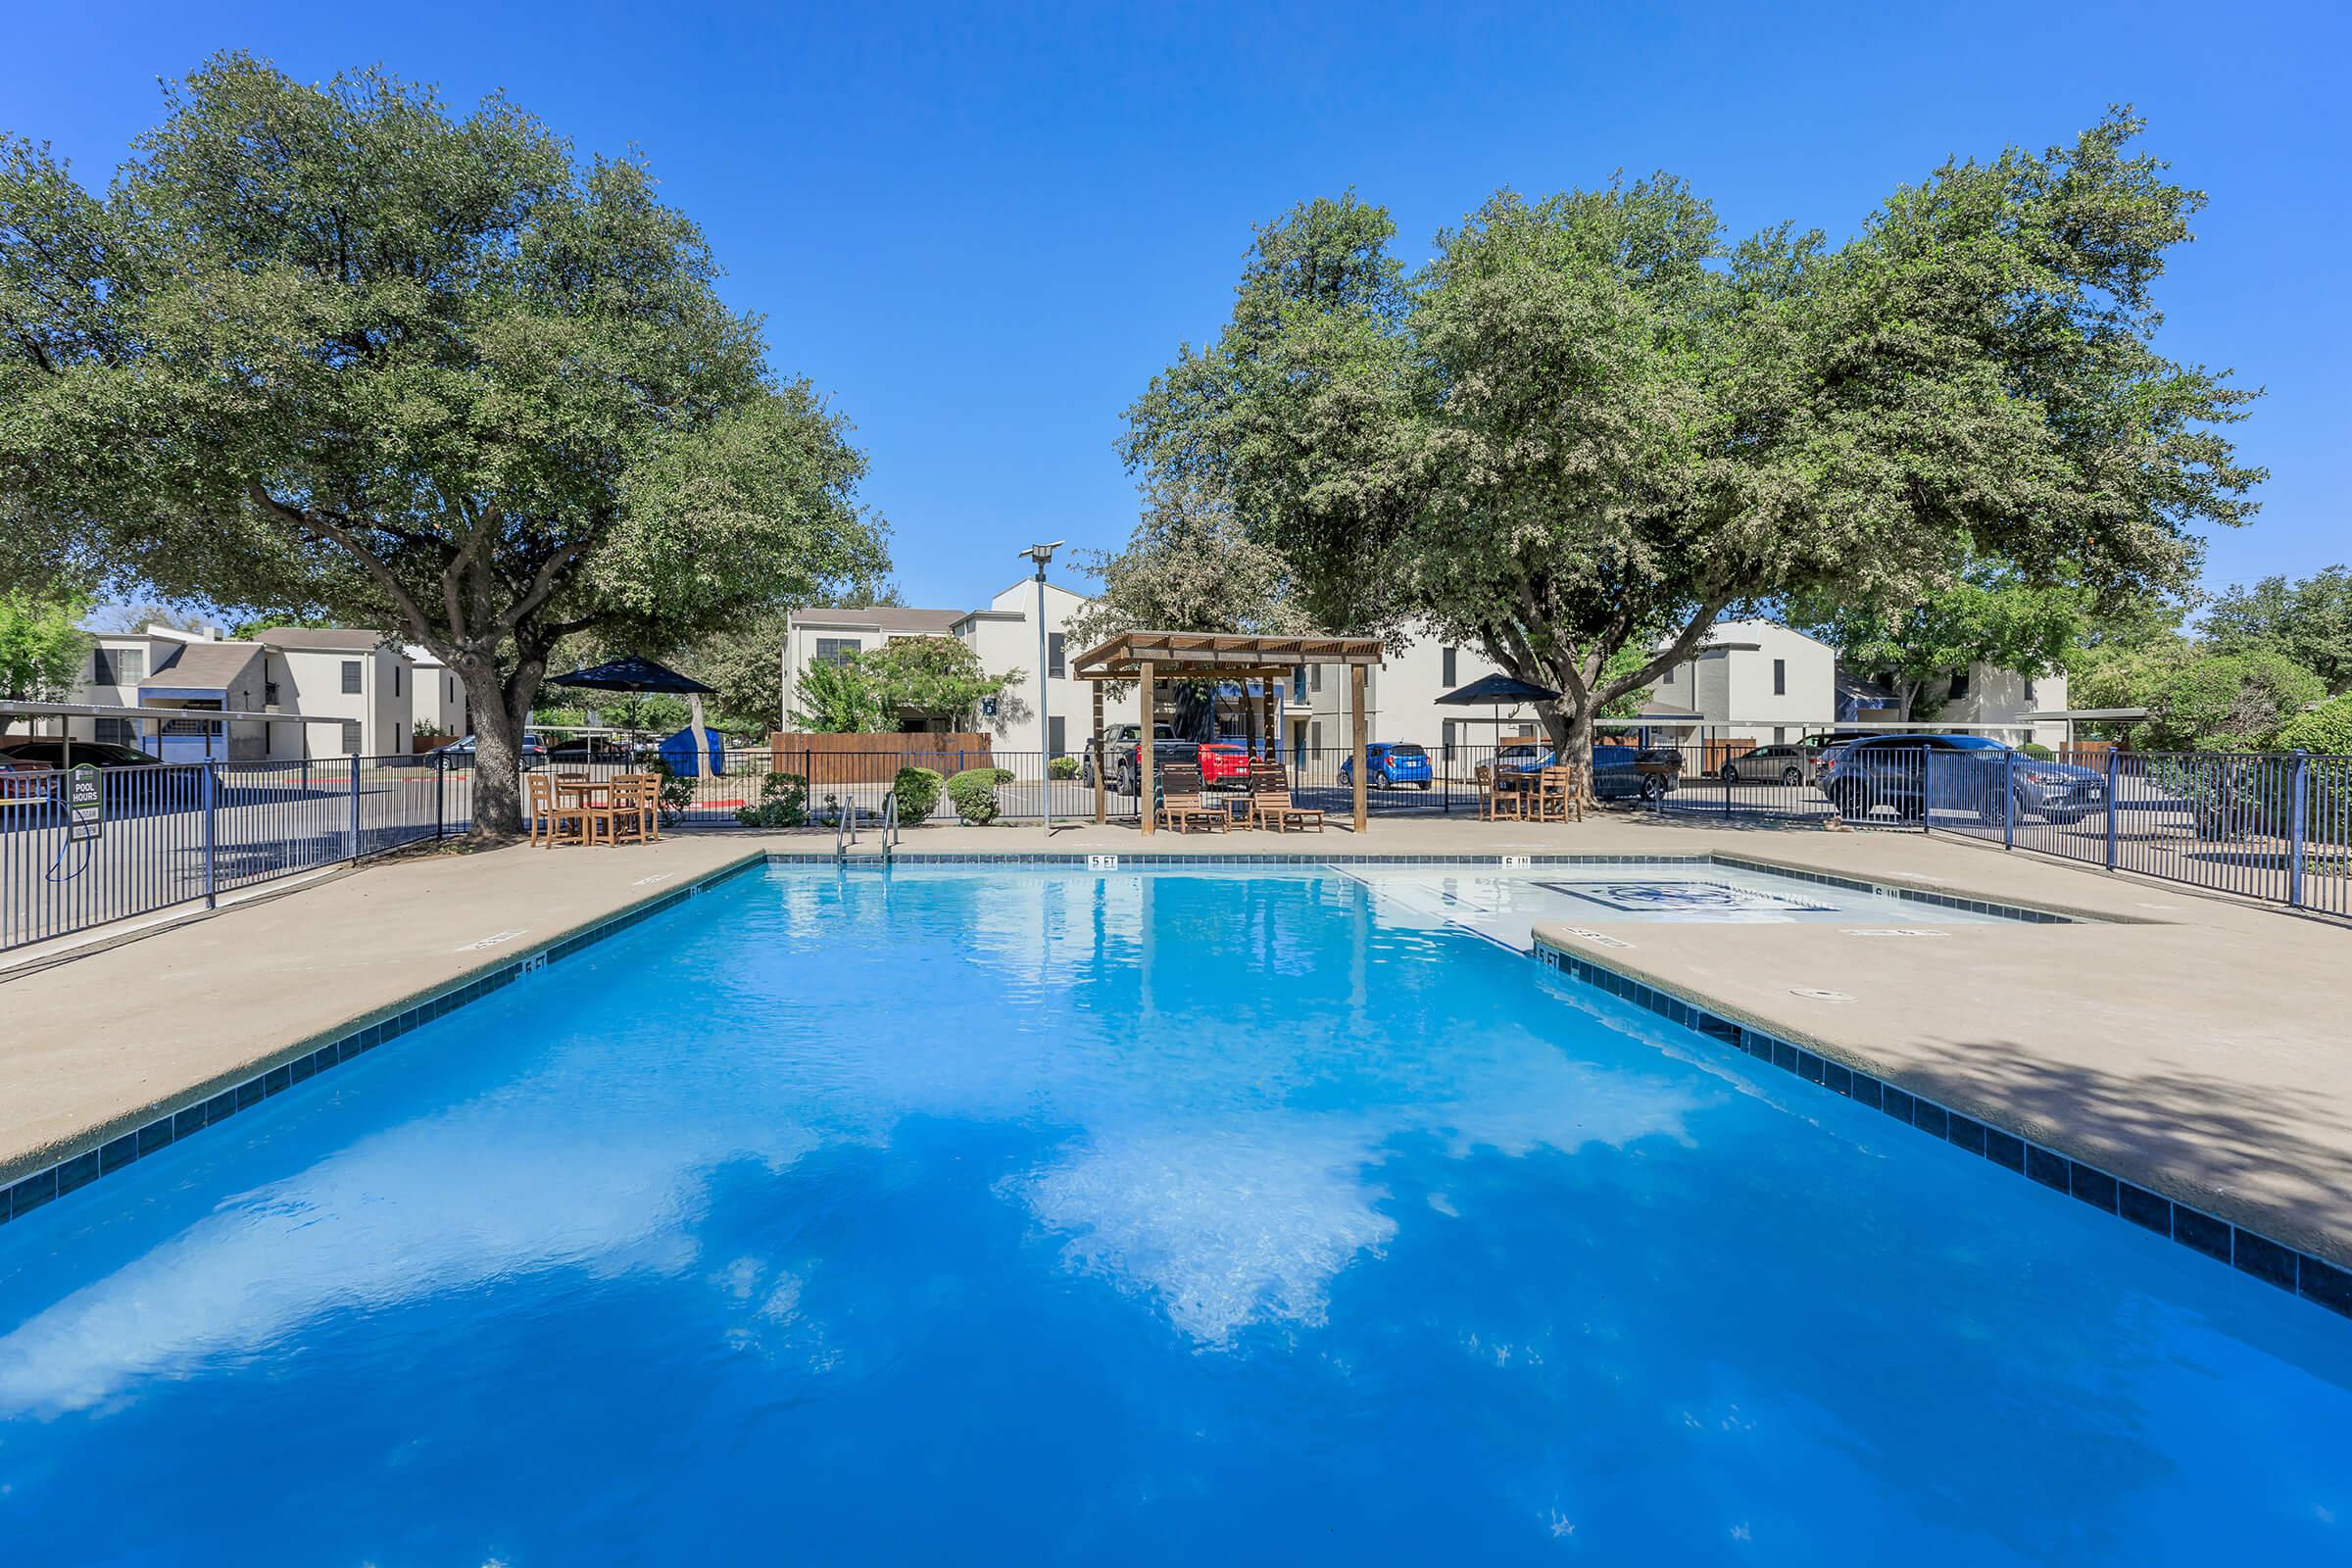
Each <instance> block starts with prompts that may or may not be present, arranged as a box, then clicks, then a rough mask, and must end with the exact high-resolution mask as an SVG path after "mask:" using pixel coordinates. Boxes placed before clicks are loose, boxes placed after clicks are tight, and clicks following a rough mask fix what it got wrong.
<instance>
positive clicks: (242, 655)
mask: <svg viewBox="0 0 2352 1568" xmlns="http://www.w3.org/2000/svg"><path fill="white" fill-rule="evenodd" d="M177 647H178V650H179V652H178V653H177V655H176V656H175V657H173V658H171V659H168V660H167V661H165V662H163V663H162V664H160V665H158V666H157V667H156V668H155V669H154V670H153V671H152V672H151V673H149V674H148V675H147V676H146V677H145V678H143V679H142V680H140V682H139V687H140V689H141V690H145V689H146V688H147V687H150V686H154V687H159V688H163V689H167V690H168V689H170V688H172V687H180V686H184V687H188V688H191V689H193V690H197V691H226V690H227V689H228V686H229V683H230V682H232V681H234V680H235V679H236V678H237V677H238V676H239V675H241V674H243V673H244V672H245V666H246V665H248V664H250V663H252V662H254V660H255V659H257V658H259V657H260V656H261V653H262V645H261V644H260V643H180V644H178V645H177Z"/></svg>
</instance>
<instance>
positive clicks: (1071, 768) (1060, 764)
mask: <svg viewBox="0 0 2352 1568" xmlns="http://www.w3.org/2000/svg"><path fill="white" fill-rule="evenodd" d="M1046 772H1047V774H1048V776H1050V777H1053V778H1076V777H1077V776H1078V759H1076V758H1075V757H1056V758H1055V759H1054V760H1052V761H1051V762H1048V763H1047V764H1046Z"/></svg>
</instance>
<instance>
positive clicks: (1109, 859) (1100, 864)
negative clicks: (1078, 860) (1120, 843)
mask: <svg viewBox="0 0 2352 1568" xmlns="http://www.w3.org/2000/svg"><path fill="white" fill-rule="evenodd" d="M1086 864H1087V868H1088V869H1089V870H1093V871H1116V870H1117V869H1118V868H1119V858H1118V857H1117V856H1115V855H1090V856H1088V857H1087V858H1086Z"/></svg>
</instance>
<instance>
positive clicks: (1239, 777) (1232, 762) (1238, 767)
mask: <svg viewBox="0 0 2352 1568" xmlns="http://www.w3.org/2000/svg"><path fill="white" fill-rule="evenodd" d="M1157 755H1158V754H1156V753H1154V754H1153V756H1154V757H1156V756H1157ZM1201 783H1202V784H1205V785H1207V786H1209V787H1210V788H1212V789H1214V788H1218V787H1220V786H1223V787H1230V788H1233V789H1247V788H1249V787H1250V748H1249V747H1247V746H1244V745H1243V744H1242V743H1241V742H1240V741H1202V742H1201Z"/></svg>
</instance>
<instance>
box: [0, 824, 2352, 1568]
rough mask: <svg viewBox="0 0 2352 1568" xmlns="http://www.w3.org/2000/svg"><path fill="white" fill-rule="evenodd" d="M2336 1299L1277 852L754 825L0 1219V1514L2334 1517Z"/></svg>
mask: <svg viewBox="0 0 2352 1568" xmlns="http://www.w3.org/2000/svg"><path fill="white" fill-rule="evenodd" d="M2347 1531H2352V1326H2348V1325H2347V1324H2346V1323H2345V1322H2344V1321H2343V1320H2342V1319H2340V1318H2336V1317H2333V1316H2330V1315H2329V1314H2327V1313H2326V1312H2323V1311H2321V1310H2319V1309H2318V1308H2316V1307H2314V1306H2312V1305H2310V1304H2308V1303H2305V1302H2300V1301H2297V1300H2295V1299H2292V1298H2290V1297H2288V1296H2286V1295H2285V1294H2284V1293H2282V1292H2279V1291H2277V1290H2274V1289H2271V1288H2269V1287H2267V1286H2263V1285H2259V1284H2256V1283H2254V1282H2252V1281H2249V1280H2246V1279H2244V1278H2242V1277H2239V1276H2236V1275H2234V1274H2232V1273H2231V1272H2230V1271H2229V1270H2228V1269H2226V1268H2223V1267H2220V1266H2219V1265H2217V1264H2215V1263H2213V1262H2211V1261H2209V1260H2207V1259H2205V1258H2202V1257H2199V1256H2196V1255H2194V1254H2192V1253H2190V1252H2189V1251H2188V1250H2186V1249H2184V1248H2180V1247H2178V1246H2175V1245H2174V1244H2172V1243H2169V1242H2166V1241H2163V1240H2161V1239H2158V1238H2155V1237H2152V1236H2149V1235H2146V1234H2143V1233H2141V1232H2138V1231H2136V1230H2134V1229H2132V1228H2131V1227H2130V1226H2127V1225H2125V1224H2123V1223H2121V1222H2120V1221H2118V1220H2116V1219H2114V1218H2113V1217H2111V1216H2107V1215H2102V1214H2099V1213H2096V1212H2094V1211H2092V1210H2091V1209H2089V1208H2088V1207H2086V1206H2085V1205H2083V1204H2081V1203H2078V1202H2076V1201H2073V1200H2070V1199H2067V1198H2063V1197H2059V1196H2057V1195H2054V1194H2051V1193H2048V1192H2046V1191H2043V1190H2041V1189H2039V1188H2036V1187H2034V1186H2033V1185H2032V1184H2030V1183H2027V1182H2025V1181H2022V1180H2019V1179H2017V1178H2015V1177H2013V1176H2009V1175H2007V1174H2006V1173H2003V1172H2001V1171H1998V1170H1996V1169H1994V1168H1993V1167H1991V1166H1990V1165H1988V1164H1987V1163H1986V1162H1985V1161H1984V1160H1982V1159H1979V1158H1976V1157H1974V1156H1972V1155H1969V1154H1965V1153H1962V1152H1959V1151H1957V1150H1953V1149H1950V1148H1947V1147H1945V1146H1942V1145H1940V1144H1937V1143H1936V1142H1935V1141H1933V1140H1931V1139H1929V1138H1927V1137H1925V1136H1923V1135H1921V1134H1919V1133H1916V1132H1913V1131H1912V1130H1910V1129H1908V1128H1906V1127H1902V1126H1899V1125H1897V1124H1896V1123H1894V1122H1892V1121H1891V1120H1889V1119H1887V1118H1886V1117H1884V1116H1882V1115H1880V1114H1878V1113H1877V1112H1875V1111H1872V1110H1868V1109H1865V1108H1863V1107H1861V1106H1858V1105H1855V1104H1853V1103H1850V1102H1846V1101H1843V1100H1839V1099H1837V1098H1835V1097H1833V1096H1830V1095H1827V1094H1825V1093H1823V1092H1822V1091H1820V1090H1819V1089H1817V1088H1815V1087H1813V1086H1811V1085H1809V1084H1806V1083H1803V1082H1801V1081H1799V1080H1797V1079H1794V1078H1792V1077H1790V1076H1789V1075H1788V1074H1784V1073H1777V1072H1775V1071H1773V1070H1771V1069H1769V1068H1765V1067H1761V1066H1757V1065H1754V1064H1752V1063H1750V1062H1749V1061H1748V1060H1747V1059H1746V1058H1745V1057H1742V1056H1739V1055H1737V1054H1733V1053H1730V1052H1728V1051H1726V1050H1725V1049H1724V1048H1722V1047H1720V1046H1716V1045H1712V1044H1710V1043H1708V1042H1705V1041H1703V1040H1700V1039H1698V1038H1697V1037H1695V1036H1692V1035H1690V1034H1687V1033H1685V1032H1684V1031H1681V1030H1679V1029H1677V1028H1674V1027H1672V1026H1670V1025H1667V1024H1665V1023H1664V1022H1662V1021H1661V1020H1658V1019H1656V1018H1655V1017H1653V1016H1651V1015H1649V1014H1646V1013H1642V1012H1637V1011H1635V1010H1633V1009H1631V1008H1630V1007H1627V1006H1625V1005H1621V1004H1618V1003H1616V1002H1614V1001H1611V1000H1609V999H1606V998H1602V997H1599V996H1596V995H1593V994H1590V993H1589V992H1587V991H1586V990H1584V989H1583V988H1579V987H1575V986H1573V985H1568V984H1563V983H1561V982H1559V981H1556V980H1553V979H1551V978H1549V977H1547V976H1546V975H1545V974H1544V971H1543V970H1541V969H1540V968H1539V967H1538V966H1536V965H1535V964H1533V963H1531V962H1530V961H1529V960H1528V959H1526V958H1524V957H1521V956H1515V955H1513V954H1511V953H1509V952H1507V951H1505V950H1504V949H1503V948H1502V947H1500V946H1497V945H1496V944H1495V943H1494V942H1492V941H1489V940H1485V939H1483V938H1482V937H1480V936H1478V935H1475V934H1472V933H1469V932H1465V931H1463V930H1460V929H1458V928H1454V927H1450V926H1446V925H1444V924H1433V923H1431V922H1430V921H1428V920H1426V919H1422V918H1419V917H1418V916H1416V915H1413V914H1412V913H1411V911H1409V910H1408V911H1406V912H1405V913H1404V914H1402V915H1398V914H1396V913H1393V912H1392V911H1391V910H1390V909H1389V908H1388V907H1387V906H1386V905H1384V902H1383V900H1382V898H1381V897H1380V896H1379V895H1378V894H1377V893H1376V892H1375V891H1374V890H1373V889H1372V888H1370V887H1368V886H1367V885H1366V884H1365V883H1364V882H1363V881H1360V880H1357V879H1354V878H1351V877H1348V876H1345V875H1341V874H1337V873H1333V872H1324V873H1319V874H1318V873H1313V872H1309V871H1305V870H1301V871H1300V872H1299V874H1295V875H1269V874H1252V875H1248V876H1238V875H1212V874H1185V873H1176V872H1153V873H1147V874H1133V873H1129V874H1110V875H1104V876H1096V875H1093V874H1089V873H1082V872H1061V871H1053V872H1047V871H1030V872H1005V871H988V872H980V871H971V870H965V869H962V868H949V867H942V868H936V869H929V868H924V869H907V870H901V871H899V872H897V873H895V874H893V875H890V876H888V877H885V876H883V875H880V874H877V873H872V872H863V873H858V874H854V875H851V876H848V877H846V878H844V877H838V876H836V875H834V874H832V873H830V872H826V873H809V872H798V871H783V870H777V871H772V872H770V873H768V874H766V875H764V876H760V875H755V876H751V877H745V878H740V879H737V880H736V881H734V882H731V883H729V884H726V885H725V886H723V887H721V888H719V889H716V890H714V891H712V892H710V893H707V894H705V895H704V896H702V897H700V898H698V899H695V900H693V901H691V902H690V903H689V904H688V905H686V906H685V907H682V908H680V909H679V910H677V911H674V912H672V913H669V914H666V915H663V916H661V917H658V918H656V919H653V920H650V921H647V922H645V923H643V924H641V925H639V926H637V927H634V928H632V929H630V930H629V931H627V932H625V933H623V934H621V935H619V936H617V937H615V938H613V939H612V940H610V941H607V942H604V943H601V944H598V945H596V946H595V947H592V948H590V949H588V950H586V951H585V952H583V953H582V954H580V955H579V956H575V957H573V958H570V959H567V960H565V961H564V962H563V963H560V964H557V965H554V966H551V967H550V968H549V969H547V970H546V971H544V972H543V973H541V974H539V975H536V976H533V977H531V978H528V979H526V980H523V981H520V982H518V983H517V984H515V985H514V986H512V987H509V988H508V989H506V990H504V991H501V992H498V993H496V994H495V995H493V996H492V997H490V998H489V999H487V1000H485V1001H483V1002H481V1003H479V1004H477V1005H473V1006H470V1007H467V1008H465V1009H463V1010H461V1011H459V1012H456V1013H452V1014H450V1015H448V1016H447V1017H444V1018H442V1019H440V1020H438V1021H437V1022H434V1023H432V1024H430V1025H427V1026H426V1027H424V1028H422V1029H420V1030H418V1031H417V1032H416V1033H414V1034H412V1035H409V1036H405V1037H403V1038H402V1039H401V1040H400V1041H399V1042H398V1043H396V1044H395V1045H393V1046H392V1047H390V1048H388V1049H386V1050H383V1051H379V1052H375V1053H371V1054H368V1055H367V1056H364V1057H361V1058H360V1059H358V1060H357V1061H355V1062H353V1063H351V1064H349V1065H346V1066H344V1067H342V1068H340V1069H338V1070H337V1071H336V1072H335V1073H333V1074H331V1075H329V1076H327V1077H323V1078H320V1079H319V1080H317V1081H316V1082H315V1083H312V1084H309V1085H303V1086H297V1088H296V1089H295V1090H293V1091H291V1092H289V1093H287V1094H284V1095H281V1096H279V1097H278V1098H277V1099H275V1100H272V1101H270V1102H269V1103H266V1104H265V1105H263V1106H261V1107H258V1108H256V1109H254V1110H251V1111H247V1112H246V1113H244V1114H243V1115H240V1116H238V1117H236V1118H235V1119H234V1120H233V1121H231V1122H228V1123H225V1124H223V1125H222V1126H221V1127H218V1128H215V1129H212V1130H210V1131H208V1132H206V1133H204V1134H202V1135H199V1136H197V1137H195V1138H193V1139H191V1140H190V1141H189V1142H187V1143H185V1144H180V1145H175V1146H173V1147H172V1148H171V1149H169V1150H167V1151H165V1152H161V1153H159V1154H157V1155H154V1156H152V1157H150V1158H148V1159H145V1160H141V1161H139V1162H138V1163H137V1164H135V1165H133V1166H131V1167H129V1168H128V1169H127V1170H125V1171H123V1173H121V1174H119V1175H114V1176H110V1177H107V1178H106V1179H105V1180H103V1181H101V1182H100V1183H98V1184H97V1185H95V1186H93V1187H91V1188H89V1189H87V1190H85V1191H84V1192H81V1193H78V1194H75V1195H73V1197H71V1198H70V1199H67V1200H64V1201H59V1202H56V1203H54V1204H51V1205H50V1206H49V1207H47V1208H45V1209H43V1210H41V1211H39V1212H38V1213H37V1214H35V1215H32V1216H28V1217H27V1218H26V1219H25V1220H23V1221H20V1222H19V1223H16V1224H13V1225H10V1226H7V1227H5V1228H4V1229H0V1561H4V1562H6V1563H7V1564H9V1565H10V1568H21V1565H30V1564H49V1563H85V1562H104V1563H174V1564H177V1563H215V1562H219V1563H239V1564H265V1563H301V1564H315V1563H319V1564H361V1563H380V1564H386V1565H391V1564H408V1563H452V1564H467V1565H471V1564H482V1563H491V1562H497V1563H504V1564H510V1565H515V1568H522V1565H526V1564H576V1563H604V1562H614V1563H672V1562H689V1561H698V1562H712V1563H734V1562H859V1563H867V1562H892V1561H904V1562H958V1563H984V1562H1003V1563H1049V1562H1054V1563H1104V1562H1116V1563H1180V1564H1185V1565H1187V1568H1194V1565H1198V1564H1200V1563H1203V1562H1251V1563H1255V1562H1279V1563H1284V1564H1300V1563H1316V1562H1339V1561H1346V1562H1351V1563H1364V1562H1384V1563H1386V1562H1410V1563H1424V1562H1448V1563H1450V1562H1554V1561H1560V1562H1566V1561H1575V1560H1586V1561H1595V1562H1615V1563H1642V1564H1658V1563H1682V1562H1757V1563H1782V1564H1789V1563H1820V1562H1828V1561H1850V1562H1901V1563H1903V1564H1905V1565H1906V1568H1921V1565H1927V1564H1937V1563H1968V1564H1972V1565H1980V1568H1982V1565H1994V1564H2005V1563H2022V1562H2064V1563H2132V1564H2149V1563H2187V1562H2207V1563H2221V1562H2239V1561H2247V1560H2252V1559H2254V1558H2255V1557H2257V1556H2258V1555H2267V1554H2268V1553H2269V1552H2270V1551H2273V1550H2276V1551H2278V1552H2281V1553H2283V1554H2285V1556H2284V1558H2283V1559H2282V1560H2291V1561H2297V1562H2327V1561H2345V1560H2352V1536H2348V1535H2347Z"/></svg>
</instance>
